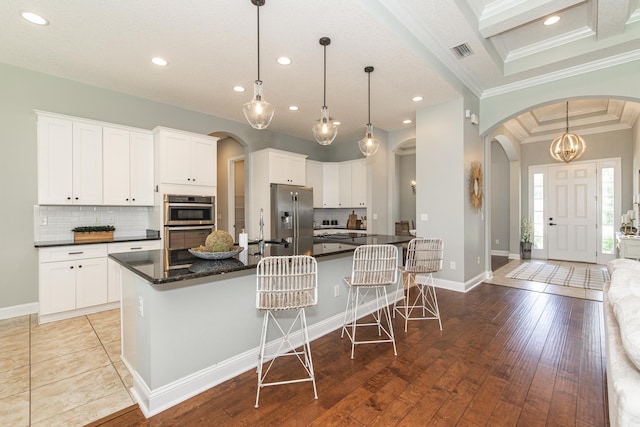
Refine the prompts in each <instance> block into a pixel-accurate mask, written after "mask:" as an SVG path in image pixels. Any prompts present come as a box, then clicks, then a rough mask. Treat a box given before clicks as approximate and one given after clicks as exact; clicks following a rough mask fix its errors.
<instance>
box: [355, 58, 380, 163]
mask: <svg viewBox="0 0 640 427" xmlns="http://www.w3.org/2000/svg"><path fill="white" fill-rule="evenodd" d="M364 72H365V73H367V76H368V77H367V79H368V85H367V91H368V92H367V97H368V100H369V101H368V107H369V122H368V123H367V131H366V133H365V136H364V138H362V139H361V140H360V141H358V147H360V151H361V152H362V154H364V155H365V157H369V156H373V155H374V154H376V152H377V151H378V148H380V141H379V140H378V138H376V137H374V136H373V125H372V124H371V73H372V72H373V67H371V66H368V67H364Z"/></svg>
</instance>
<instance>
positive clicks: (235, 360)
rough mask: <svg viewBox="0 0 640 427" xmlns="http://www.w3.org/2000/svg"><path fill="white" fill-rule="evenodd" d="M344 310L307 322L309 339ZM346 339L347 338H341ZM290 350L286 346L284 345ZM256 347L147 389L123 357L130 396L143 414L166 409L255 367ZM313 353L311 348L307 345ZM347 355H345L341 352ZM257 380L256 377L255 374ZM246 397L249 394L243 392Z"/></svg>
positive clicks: (272, 346) (333, 324)
mask: <svg viewBox="0 0 640 427" xmlns="http://www.w3.org/2000/svg"><path fill="white" fill-rule="evenodd" d="M402 296H403V294H402V291H399V292H398V291H395V290H394V291H393V292H390V293H389V294H388V299H389V303H391V304H393V302H394V301H397V300H400V299H402ZM375 310H376V302H375V301H370V302H368V303H367V304H363V305H362V306H360V308H359V309H358V311H359V313H361V314H362V316H361V317H364V316H366V315H368V314H370V313H372V312H374V311H375ZM343 321H344V313H339V314H336V315H334V316H332V317H329V318H328V319H325V320H323V321H321V322H317V323H314V324H313V325H310V326H309V330H308V333H309V339H310V340H311V341H313V340H315V339H317V338H320V337H322V336H324V335H327V334H328V333H331V332H333V331H335V330H337V329H340V328H341V327H342V323H343ZM289 339H290V341H291V342H292V344H293V345H294V346H297V345H301V344H302V333H301V332H300V331H298V332H296V333H294V334H291V335H290V336H289ZM345 339H348V338H345ZM281 341H282V340H281V339H280V340H275V341H272V342H270V343H268V344H267V349H266V353H267V354H273V353H274V352H275V351H276V350H277V348H278V346H279V345H280V343H281ZM285 350H287V351H288V350H290V349H285ZM258 352H259V347H258V346H256V347H255V348H252V349H250V350H248V351H246V352H244V353H241V354H238V355H236V356H234V357H231V358H229V359H227V360H224V361H222V362H219V363H216V364H215V365H212V366H209V367H208V368H205V369H202V370H200V371H198V372H195V373H193V374H191V375H187V376H186V377H183V378H180V379H179V380H176V381H173V382H171V383H169V384H166V385H164V386H161V387H158V388H156V389H154V390H151V389H150V388H149V387H148V385H147V384H146V383H145V381H144V380H143V379H142V377H141V376H140V374H138V372H137V371H135V370H133V369H131V366H130V364H129V363H128V362H127V361H126V360H124V363H125V365H126V366H127V367H128V368H129V371H130V372H131V376H132V377H133V387H132V388H131V395H132V396H133V397H134V399H135V400H136V402H137V403H138V405H139V406H140V410H141V411H142V413H143V414H144V416H145V417H147V418H149V417H152V416H153V415H156V414H158V413H160V412H162V411H164V410H166V409H169V408H171V407H172V406H175V405H177V404H179V403H181V402H184V401H185V400H187V399H189V398H191V397H193V396H195V395H197V394H200V393H202V392H204V391H206V390H208V389H210V388H212V387H214V386H216V385H218V384H221V383H223V382H225V381H227V380H229V379H231V378H234V377H236V376H238V375H240V374H242V373H244V372H246V371H249V370H255V369H256V366H257V363H258ZM311 353H312V356H313V348H312V349H311ZM345 357H348V355H345ZM256 382H257V377H256ZM247 398H248V399H251V398H252V397H250V396H247Z"/></svg>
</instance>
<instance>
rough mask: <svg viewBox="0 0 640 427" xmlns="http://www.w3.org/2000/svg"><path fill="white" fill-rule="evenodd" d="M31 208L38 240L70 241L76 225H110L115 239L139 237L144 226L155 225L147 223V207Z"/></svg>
mask: <svg viewBox="0 0 640 427" xmlns="http://www.w3.org/2000/svg"><path fill="white" fill-rule="evenodd" d="M33 208H34V212H33V219H34V236H35V240H36V241H41V242H49V241H61V240H71V239H73V232H71V229H72V228H74V227H80V226H91V225H113V226H114V227H115V228H116V231H115V232H114V237H116V238H121V237H137V236H142V235H144V234H145V231H146V229H147V228H158V227H157V226H152V225H151V224H150V217H151V211H152V210H153V207H148V206H38V205H36V206H34V207H33ZM45 224H46V225H45Z"/></svg>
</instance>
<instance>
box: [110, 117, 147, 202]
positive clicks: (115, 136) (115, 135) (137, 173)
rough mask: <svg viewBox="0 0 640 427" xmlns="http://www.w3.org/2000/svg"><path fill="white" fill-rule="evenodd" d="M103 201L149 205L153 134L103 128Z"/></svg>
mask: <svg viewBox="0 0 640 427" xmlns="http://www.w3.org/2000/svg"><path fill="white" fill-rule="evenodd" d="M103 165H104V194H103V200H104V204H105V205H125V206H126V205H132V206H153V135H152V134H151V133H143V132H134V131H129V130H126V129H121V128H111V127H105V128H103Z"/></svg>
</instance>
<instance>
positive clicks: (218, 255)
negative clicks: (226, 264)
mask: <svg viewBox="0 0 640 427" xmlns="http://www.w3.org/2000/svg"><path fill="white" fill-rule="evenodd" d="M196 249H197V248H191V249H189V253H190V254H191V255H193V256H196V257H198V258H200V259H227V258H231V257H234V256H236V255H238V254H239V253H240V252H242V250H243V249H244V248H243V247H242V246H234V247H233V250H230V251H228V252H206V251H198V250H196Z"/></svg>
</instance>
